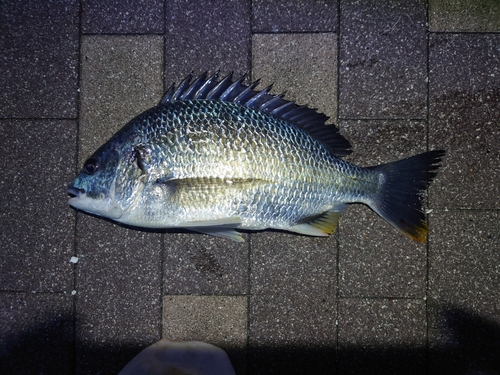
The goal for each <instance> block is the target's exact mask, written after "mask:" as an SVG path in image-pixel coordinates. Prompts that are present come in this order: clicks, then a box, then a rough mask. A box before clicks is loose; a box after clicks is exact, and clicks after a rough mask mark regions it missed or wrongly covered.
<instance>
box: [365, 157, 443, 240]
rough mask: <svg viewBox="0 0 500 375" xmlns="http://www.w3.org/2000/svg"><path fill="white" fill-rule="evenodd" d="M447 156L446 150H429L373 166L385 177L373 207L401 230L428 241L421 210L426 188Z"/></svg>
mask: <svg viewBox="0 0 500 375" xmlns="http://www.w3.org/2000/svg"><path fill="white" fill-rule="evenodd" d="M444 155H445V151H443V150H435V151H429V152H425V153H423V154H419V155H415V156H412V157H410V158H407V159H403V160H399V161H396V162H393V163H389V164H382V165H378V166H375V167H371V168H370V169H372V170H374V171H378V172H380V173H382V174H383V175H384V177H385V178H384V182H383V184H382V189H381V193H380V194H379V196H378V197H377V198H376V199H374V200H373V201H372V202H371V204H370V207H371V208H372V209H373V210H374V211H375V212H376V213H378V214H379V215H380V216H382V217H383V218H384V219H385V220H387V221H388V222H389V223H390V224H392V225H393V226H394V227H396V228H397V229H398V230H399V231H401V232H403V233H404V234H405V235H406V236H408V237H410V238H412V239H414V240H416V241H419V242H424V241H425V240H426V238H427V232H428V228H427V223H426V222H425V215H424V212H423V211H422V208H423V197H424V191H425V189H426V188H427V187H428V186H429V184H430V182H431V180H432V179H433V177H434V176H436V174H437V172H435V170H436V169H438V168H439V162H440V161H441V158H442V157H443V156H444Z"/></svg>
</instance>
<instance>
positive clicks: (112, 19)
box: [82, 0, 164, 34]
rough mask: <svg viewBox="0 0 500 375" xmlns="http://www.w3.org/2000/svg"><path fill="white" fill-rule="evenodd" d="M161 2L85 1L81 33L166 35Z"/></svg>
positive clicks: (156, 0) (148, 0) (130, 0)
mask: <svg viewBox="0 0 500 375" xmlns="http://www.w3.org/2000/svg"><path fill="white" fill-rule="evenodd" d="M163 19H164V17H163V1H162V0H141V1H133V0H125V1H124V0H108V1H99V0H83V1H82V31H83V33H87V34H97V33H104V34H106V33H114V34H115V33H119V34H126V33H128V34H132V33H134V34H147V33H149V34H157V33H162V32H163Z"/></svg>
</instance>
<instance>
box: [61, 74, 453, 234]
mask: <svg viewBox="0 0 500 375" xmlns="http://www.w3.org/2000/svg"><path fill="white" fill-rule="evenodd" d="M192 79H193V77H192V75H189V76H188V77H187V78H186V79H185V80H184V81H183V82H182V83H181V84H180V85H179V87H178V88H176V87H175V86H174V85H172V86H171V87H170V89H169V90H168V92H167V93H166V94H165V96H164V97H163V99H162V100H161V101H160V103H159V104H158V105H157V106H155V107H154V108H151V109H149V110H147V111H145V112H144V113H142V114H140V115H139V116H137V117H136V118H134V119H133V120H131V121H130V122H129V123H128V124H126V125H125V126H124V127H123V128H122V129H121V130H120V131H118V132H117V133H116V134H115V135H114V136H113V137H112V138H111V139H110V140H109V141H108V142H106V143H105V144H104V145H102V146H101V147H100V148H99V149H98V150H97V151H96V152H94V154H93V155H92V156H90V158H89V159H87V160H86V161H85V163H84V164H83V167H82V169H81V171H80V173H79V175H78V176H77V177H76V178H75V179H74V180H73V182H71V184H70V185H69V187H68V194H69V195H70V199H69V204H70V205H71V206H73V207H75V208H77V209H80V210H83V211H86V212H89V213H91V214H95V215H99V216H103V217H106V218H109V219H112V220H115V221H118V222H120V223H124V224H128V225H132V226H137V227H147V228H188V229H191V230H194V231H197V232H201V233H207V234H211V235H214V236H220V237H226V238H230V239H232V240H236V241H243V238H242V236H241V234H240V233H239V232H237V231H235V228H241V229H250V230H261V229H266V228H275V229H281V230H287V231H292V232H296V233H301V234H305V235H310V236H327V235H330V234H332V233H333V232H334V231H335V228H336V226H337V223H338V220H339V216H340V215H341V214H342V213H343V212H345V210H346V209H347V207H348V205H349V204H351V203H364V204H366V205H368V206H369V207H370V208H371V209H372V210H374V211H375V212H376V213H377V214H379V215H380V216H381V217H383V218H384V219H385V220H387V221H388V222H389V223H390V224H392V225H393V226H394V227H396V228H397V229H398V230H400V231H401V232H402V233H404V234H405V235H407V236H408V237H410V238H412V239H414V240H416V241H420V242H423V241H425V239H426V236H427V231H428V229H427V224H426V222H425V216H424V213H423V212H422V203H423V202H422V201H423V193H424V191H425V189H426V188H427V186H428V185H429V183H430V181H431V180H432V178H433V177H434V176H435V175H436V172H435V170H436V169H437V168H438V167H439V166H438V163H439V162H440V160H441V158H442V157H443V156H444V151H441V150H437V151H430V152H426V153H423V154H420V155H416V156H413V157H410V158H408V159H404V160H400V161H396V162H393V163H389V164H384V165H379V166H375V167H370V168H361V167H358V166H356V165H353V164H350V163H348V162H346V161H344V160H342V159H341V157H343V156H345V155H347V154H349V153H350V152H351V151H350V144H349V142H348V141H347V140H346V139H345V138H344V137H343V136H342V135H340V134H339V132H338V129H337V128H336V127H335V126H333V125H331V126H326V125H325V122H326V121H327V120H328V117H327V116H326V115H324V114H321V113H318V112H316V110H313V109H310V108H308V107H306V106H299V105H297V104H295V103H293V102H290V101H287V100H285V99H283V96H282V95H271V94H270V93H269V91H270V87H267V88H265V89H264V90H261V91H258V90H255V87H256V86H257V84H258V81H256V82H254V83H253V84H251V85H246V84H244V83H243V81H244V79H245V76H243V77H241V78H239V79H237V80H233V79H232V76H231V75H228V76H226V77H225V78H223V79H221V80H218V75H217V73H215V74H214V75H212V76H210V77H208V78H207V75H206V73H205V74H203V75H201V76H199V77H198V78H197V79H195V80H194V81H192Z"/></svg>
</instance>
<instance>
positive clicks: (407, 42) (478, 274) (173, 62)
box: [0, 0, 500, 374]
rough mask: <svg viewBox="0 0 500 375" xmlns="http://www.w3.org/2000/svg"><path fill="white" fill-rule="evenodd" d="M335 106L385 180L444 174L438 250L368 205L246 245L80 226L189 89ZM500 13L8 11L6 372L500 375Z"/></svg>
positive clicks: (83, 4)
mask: <svg viewBox="0 0 500 375" xmlns="http://www.w3.org/2000/svg"><path fill="white" fill-rule="evenodd" d="M219 69H220V71H221V74H222V75H225V74H226V73H229V72H231V71H232V72H234V73H235V75H239V74H242V73H245V72H248V73H249V75H250V77H251V78H252V79H257V78H261V82H262V84H261V87H263V86H267V85H269V84H271V83H274V86H273V87H274V92H275V93H281V92H283V91H286V92H287V95H286V97H287V98H288V99H293V100H295V101H297V102H298V103H299V104H309V105H310V106H312V107H315V108H319V109H320V110H321V111H322V112H324V113H326V114H327V115H328V116H330V117H331V122H333V123H335V124H337V125H338V126H339V127H340V129H341V133H342V134H343V135H344V136H345V137H346V138H347V139H349V140H350V142H351V144H352V146H353V150H354V152H353V153H352V154H351V155H350V156H349V157H348V158H347V159H348V160H349V161H352V162H355V163H357V164H360V165H363V166H368V165H375V164H379V163H386V162H390V161H394V160H397V159H400V158H404V157H407V156H411V155H413V154H416V153H419V152H423V151H426V150H430V149H437V148H440V149H441V148H444V149H446V150H447V152H448V153H447V156H446V158H445V159H444V162H443V166H442V167H441V169H440V172H439V175H438V176H437V178H436V179H435V180H434V182H433V184H432V185H431V187H430V189H429V191H428V194H427V197H426V201H427V207H426V209H427V212H428V223H429V228H430V232H429V238H428V241H427V242H426V243H424V244H420V243H415V242H412V241H411V240H409V239H407V238H406V237H404V236H402V235H400V234H399V233H398V232H397V231H395V230H394V229H393V228H392V227H390V226H389V225H388V224H387V223H385V222H384V221H383V220H382V219H380V218H379V217H378V216H377V215H376V214H374V213H373V212H372V211H370V210H369V209H368V208H367V207H364V206H353V207H351V208H350V209H349V211H348V213H346V214H345V215H344V216H343V217H342V219H341V222H340V227H339V230H338V232H337V234H336V235H335V236H333V237H330V238H326V239H325V238H310V237H303V236H298V235H294V234H289V233H282V232H277V231H265V232H258V233H245V234H244V238H245V240H246V242H244V243H233V242H230V241H228V240H225V239H221V238H213V237H209V236H206V235H202V234H195V233H191V232H188V231H171V230H169V231H167V232H166V233H154V232H149V231H140V230H132V229H129V228H124V227H121V226H119V225H116V224H114V223H112V222H110V221H106V220H102V219H99V218H96V217H92V216H89V215H86V214H84V213H81V212H76V211H75V210H73V209H71V208H70V207H69V206H68V204H67V194H66V187H67V185H68V183H69V182H70V181H71V180H72V178H73V177H74V176H75V174H76V173H77V171H78V170H79V168H80V165H81V162H83V161H84V160H85V159H86V158H87V157H88V155H89V154H90V153H92V152H93V151H94V150H95V149H96V148H97V147H98V146H99V145H101V144H102V143H103V142H105V141H106V139H107V138H109V137H110V136H111V135H112V134H113V133H114V132H115V131H116V130H118V129H119V128H121V127H122V126H123V125H124V124H125V123H126V122H127V121H128V120H130V119H131V118H132V117H134V116H135V115H137V114H138V113H140V112H142V111H143V110H145V109H148V108H150V107H152V106H153V105H155V104H156V103H157V102H158V101H159V100H160V98H161V97H162V93H163V92H164V91H165V89H166V88H168V86H170V84H171V83H172V82H177V83H179V82H180V80H181V79H182V78H184V77H185V76H186V75H187V74H188V73H189V72H191V71H194V72H195V73H202V72H204V71H209V72H213V71H215V70H219ZM499 119H500V3H499V2H498V1H496V0H484V1H480V2H479V1H478V2H472V3H471V2H470V1H466V0H460V1H459V0H428V1H424V0H409V1H404V2H400V1H389V0H388V1H384V2H381V1H376V0H372V1H354V0H349V1H348V0H339V1H328V0H320V1H305V0H304V1H284V0H280V1H272V2H271V1H263V0H254V1H251V2H250V1H244V0H233V1H222V0H215V1H201V0H195V1H193V0H191V1H187V0H183V1H181V0H170V1H158V0H156V1H154V0H151V1H147V0H144V1H141V2H132V1H118V0H114V1H107V2H102V1H90V0H88V1H86V0H82V1H74V0H65V1H47V2H40V1H23V2H18V1H11V0H5V1H3V2H2V3H1V4H0V134H1V141H0V166H1V170H2V172H3V173H2V178H1V179H0V233H1V242H0V245H1V250H0V372H1V373H2V374H32V373H39V374H115V373H117V372H118V371H119V370H120V369H121V368H122V367H123V366H124V365H125V364H126V363H127V362H128V361H129V360H130V359H132V357H133V356H134V355H135V354H137V353H138V352H139V351H140V350H142V349H143V348H144V347H145V346H147V345H149V344H151V343H153V342H155V341H157V340H159V339H160V338H161V337H168V338H170V339H174V340H201V341H206V342H209V343H211V344H215V345H217V346H220V347H222V348H223V349H225V350H226V351H227V352H228V354H229V356H230V358H231V361H232V363H233V365H234V367H235V369H236V372H237V374H283V373H287V374H294V373H297V374H303V373H316V374H367V373H370V374H387V373H395V374H442V373H452V371H453V372H454V373H458V374H462V373H463V374H466V373H467V374H500V359H499V358H500V354H499V353H500V302H499V301H500V168H499V166H498V165H499V161H500V152H499V147H498V145H499V144H500V123H499V121H500V120H499Z"/></svg>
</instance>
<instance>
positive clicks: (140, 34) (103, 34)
mask: <svg viewBox="0 0 500 375" xmlns="http://www.w3.org/2000/svg"><path fill="white" fill-rule="evenodd" d="M81 35H82V36H125V37H126V36H150V35H151V36H164V35H165V34H164V33H81Z"/></svg>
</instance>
